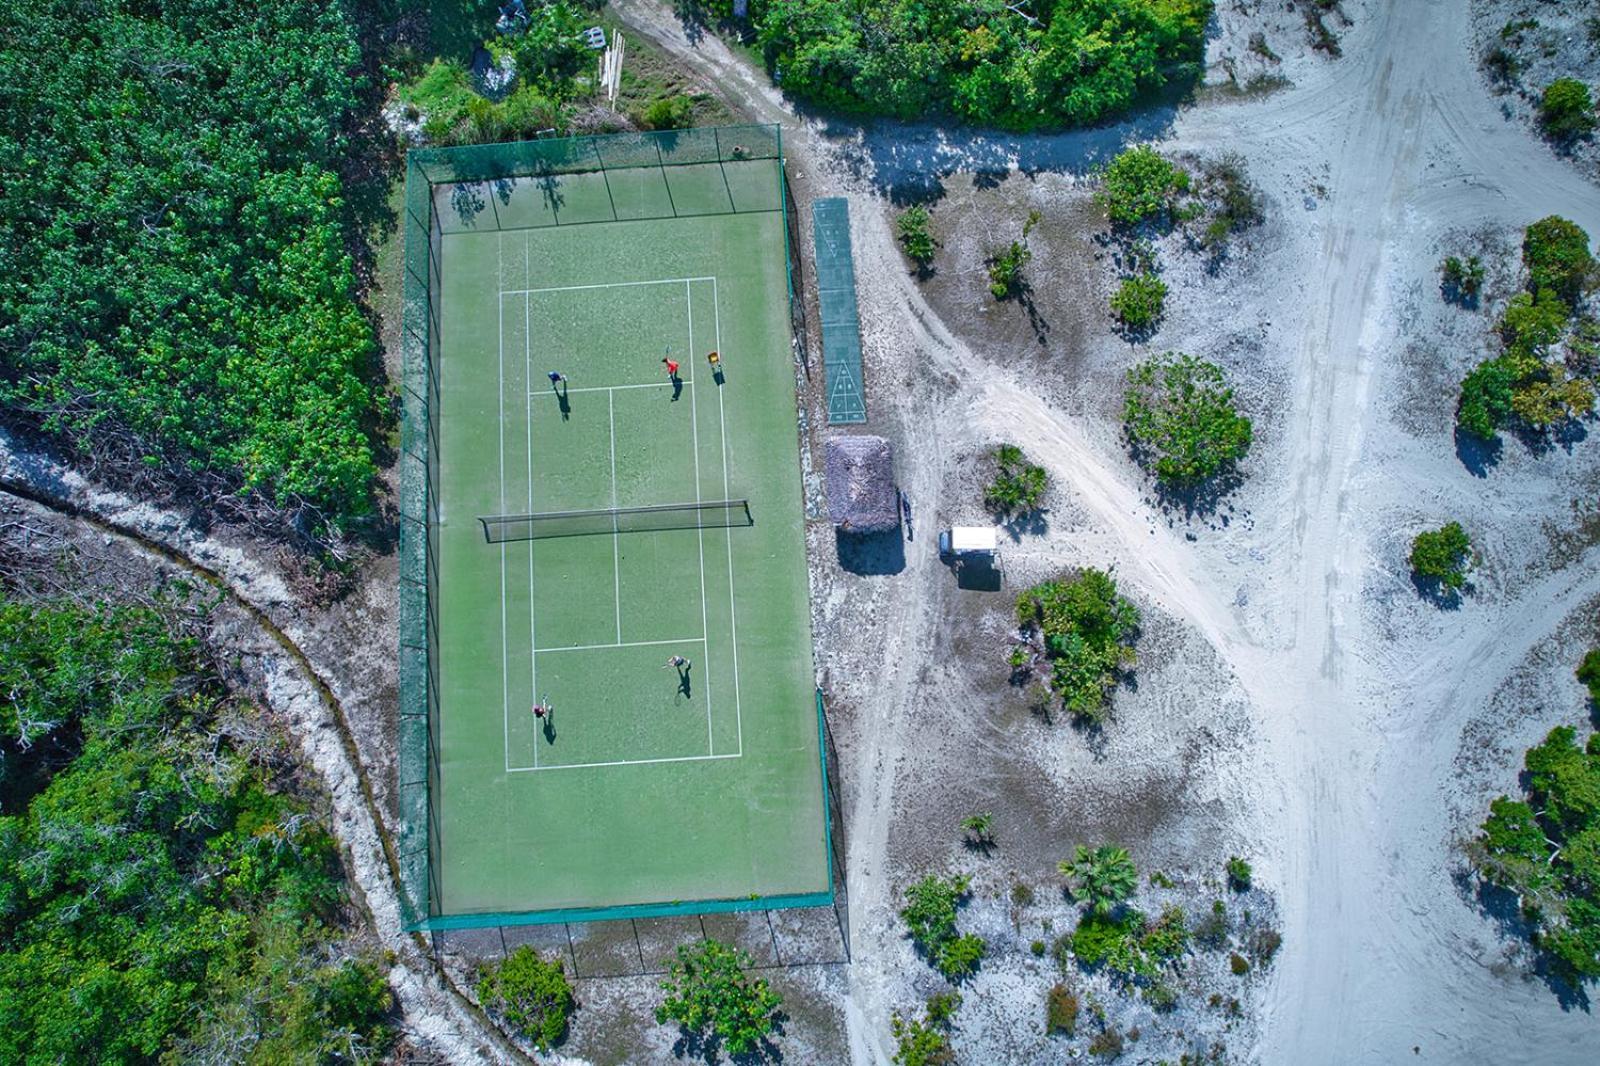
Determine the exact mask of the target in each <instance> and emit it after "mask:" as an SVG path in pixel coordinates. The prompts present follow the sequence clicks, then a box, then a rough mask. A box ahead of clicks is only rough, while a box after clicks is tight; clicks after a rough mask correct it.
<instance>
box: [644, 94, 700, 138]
mask: <svg viewBox="0 0 1600 1066" xmlns="http://www.w3.org/2000/svg"><path fill="white" fill-rule="evenodd" d="M639 117H640V119H641V120H642V122H643V124H644V126H645V127H646V128H647V129H652V130H682V129H688V128H689V127H690V126H693V125H694V99H693V98H692V97H688V96H682V95H674V96H663V97H662V98H661V99H659V100H653V101H651V102H650V103H649V104H648V105H647V106H646V107H645V109H644V111H642V112H641V113H640V115H639Z"/></svg>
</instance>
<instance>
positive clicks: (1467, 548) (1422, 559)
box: [1411, 522, 1472, 590]
mask: <svg viewBox="0 0 1600 1066" xmlns="http://www.w3.org/2000/svg"><path fill="white" fill-rule="evenodd" d="M1471 554H1472V541H1471V540H1470V539H1469V538H1468V537H1467V531H1466V530H1464V529H1462V528H1461V523H1460V522H1447V523H1445V524H1444V525H1443V526H1440V527H1439V528H1438V529H1429V530H1424V531H1423V532H1421V533H1418V534H1417V535H1416V537H1415V538H1414V539H1413V540H1412V541H1411V572H1412V573H1414V574H1416V575H1417V576H1418V577H1420V578H1423V579H1424V580H1427V581H1436V582H1438V583H1439V584H1440V585H1443V586H1444V587H1445V588H1447V589H1452V590H1454V589H1459V588H1461V586H1462V585H1464V584H1465V583H1466V580H1467V563H1468V562H1469V561H1470V560H1471Z"/></svg>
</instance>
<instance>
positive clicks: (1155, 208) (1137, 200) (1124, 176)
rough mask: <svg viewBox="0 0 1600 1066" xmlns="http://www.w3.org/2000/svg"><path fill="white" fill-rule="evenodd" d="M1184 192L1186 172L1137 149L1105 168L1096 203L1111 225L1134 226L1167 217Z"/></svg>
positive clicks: (1151, 150)
mask: <svg viewBox="0 0 1600 1066" xmlns="http://www.w3.org/2000/svg"><path fill="white" fill-rule="evenodd" d="M1188 191H1189V173H1188V171H1186V170H1184V169H1183V168H1182V167H1179V166H1177V165H1176V164H1173V163H1169V162H1168V161H1167V160H1166V159H1164V158H1162V156H1161V154H1160V153H1159V152H1157V151H1156V150H1155V149H1154V148H1151V147H1149V146H1148V145H1141V146H1139V147H1137V148H1129V149H1127V150H1126V151H1124V152H1122V153H1121V154H1120V155H1118V156H1117V157H1116V158H1115V159H1113V160H1112V161H1111V163H1110V165H1108V166H1107V167H1106V170H1105V174H1104V177H1103V184H1102V186H1101V189H1100V193H1099V195H1098V197H1097V199H1098V201H1099V203H1100V206H1101V207H1102V208H1104V210H1105V212H1106V215H1107V217H1109V218H1110V219H1111V222H1112V224H1113V225H1118V226H1136V225H1138V224H1139V223H1141V222H1144V221H1146V220H1147V219H1155V218H1159V217H1161V216H1163V215H1166V214H1168V213H1169V212H1170V211H1171V210H1172V208H1173V205H1174V203H1175V202H1176V200H1177V197H1178V196H1179V195H1180V194H1182V193H1185V192H1188Z"/></svg>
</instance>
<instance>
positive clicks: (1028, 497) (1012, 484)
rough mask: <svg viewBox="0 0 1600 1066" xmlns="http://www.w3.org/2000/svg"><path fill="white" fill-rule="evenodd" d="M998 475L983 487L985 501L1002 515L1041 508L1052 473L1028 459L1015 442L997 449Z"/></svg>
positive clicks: (996, 464) (996, 463) (996, 472)
mask: <svg viewBox="0 0 1600 1066" xmlns="http://www.w3.org/2000/svg"><path fill="white" fill-rule="evenodd" d="M994 459H995V466H996V468H997V469H996V471H995V478H994V480H993V481H991V482H990V483H989V485H988V487H987V488H985V489H984V490H983V502H984V503H985V504H987V505H988V506H989V508H990V510H992V511H995V512H996V513H998V514H1001V515H1009V514H1012V513H1014V512H1022V513H1027V512H1030V511H1033V510H1035V509H1037V508H1038V506H1039V503H1040V501H1041V500H1043V499H1044V493H1045V490H1046V489H1047V488H1048V487H1049V485H1050V475H1049V473H1048V472H1047V471H1046V470H1045V468H1044V467H1042V466H1035V465H1033V464H1032V463H1030V462H1028V458H1027V456H1026V455H1024V454H1023V453H1022V449H1021V448H1018V447H1017V446H1016V445H1015V444H1002V445H1000V447H998V448H996V449H995V453H994Z"/></svg>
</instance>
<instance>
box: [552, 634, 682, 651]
mask: <svg viewBox="0 0 1600 1066" xmlns="http://www.w3.org/2000/svg"><path fill="white" fill-rule="evenodd" d="M705 642H706V638H705V637H679V638H678V639H677V640H630V641H628V642H627V643H626V644H568V645H567V646H566V647H564V648H535V649H533V650H534V651H536V652H538V653H539V654H540V655H543V654H545V653H546V652H552V651H605V650H607V649H610V648H656V647H660V646H661V645H663V644H704V643H705Z"/></svg>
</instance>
